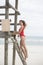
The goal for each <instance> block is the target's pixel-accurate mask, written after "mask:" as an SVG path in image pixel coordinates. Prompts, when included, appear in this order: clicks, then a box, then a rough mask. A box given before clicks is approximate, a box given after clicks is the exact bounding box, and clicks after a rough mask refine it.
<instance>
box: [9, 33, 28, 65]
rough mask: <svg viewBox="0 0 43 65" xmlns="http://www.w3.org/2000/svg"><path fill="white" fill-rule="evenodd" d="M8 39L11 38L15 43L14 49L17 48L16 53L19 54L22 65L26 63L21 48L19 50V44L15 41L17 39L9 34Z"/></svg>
mask: <svg viewBox="0 0 43 65" xmlns="http://www.w3.org/2000/svg"><path fill="white" fill-rule="evenodd" d="M10 39H11V40H12V42H13V43H14V44H15V48H16V50H17V52H18V55H19V57H20V59H21V61H22V63H23V65H27V63H26V61H25V59H24V57H23V54H22V50H20V48H19V45H18V43H17V40H16V39H14V38H13V37H12V36H11V34H10Z"/></svg>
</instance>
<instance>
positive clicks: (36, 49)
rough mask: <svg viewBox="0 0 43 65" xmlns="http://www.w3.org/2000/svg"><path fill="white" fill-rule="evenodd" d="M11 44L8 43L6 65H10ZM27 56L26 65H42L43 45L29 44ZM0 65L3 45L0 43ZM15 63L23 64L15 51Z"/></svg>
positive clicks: (2, 62)
mask: <svg viewBox="0 0 43 65" xmlns="http://www.w3.org/2000/svg"><path fill="white" fill-rule="evenodd" d="M12 49H13V46H12V45H10V44H9V46H8V52H9V53H8V65H12V53H13V50H12ZM27 49H28V58H27V60H26V62H27V65H43V46H38V45H36V46H35V45H29V46H27ZM0 65H4V45H0ZM15 65H23V64H22V62H21V60H20V58H19V56H18V54H17V52H16V60H15Z"/></svg>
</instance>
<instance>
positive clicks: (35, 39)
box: [0, 36, 43, 45]
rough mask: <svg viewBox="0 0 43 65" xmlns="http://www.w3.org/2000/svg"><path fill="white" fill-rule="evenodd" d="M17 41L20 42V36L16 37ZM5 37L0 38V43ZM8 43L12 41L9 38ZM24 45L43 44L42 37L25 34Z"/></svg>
mask: <svg viewBox="0 0 43 65" xmlns="http://www.w3.org/2000/svg"><path fill="white" fill-rule="evenodd" d="M17 40H18V43H20V38H18V37H17ZM4 43H5V39H4V38H0V44H4ZM9 43H12V41H11V40H10V39H9ZM25 43H26V45H43V37H39V36H26V38H25Z"/></svg>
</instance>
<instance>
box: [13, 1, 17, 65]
mask: <svg viewBox="0 0 43 65" xmlns="http://www.w3.org/2000/svg"><path fill="white" fill-rule="evenodd" d="M15 9H18V0H15ZM15 9H14V10H15ZM14 23H15V26H14V31H17V11H16V10H15V21H14ZM14 38H16V36H14ZM15 56H16V51H15V44H14V43H13V64H12V65H15Z"/></svg>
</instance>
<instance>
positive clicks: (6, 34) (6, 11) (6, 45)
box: [4, 0, 9, 65]
mask: <svg viewBox="0 0 43 65" xmlns="http://www.w3.org/2000/svg"><path fill="white" fill-rule="evenodd" d="M8 2H9V0H6V4H5V6H8ZM5 14H6V15H5V19H8V18H9V17H8V15H9V8H6V9H5ZM7 41H8V33H5V54H4V55H5V58H4V65H8V42H7Z"/></svg>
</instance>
